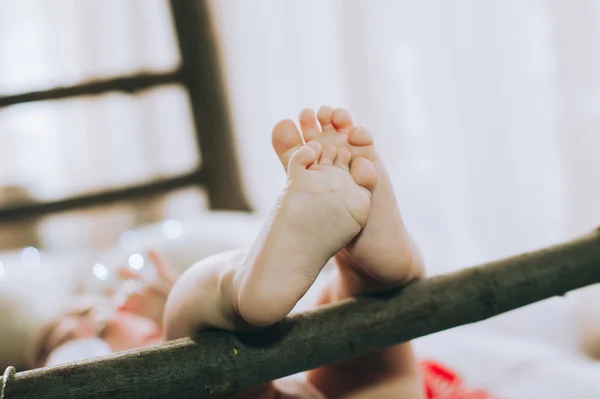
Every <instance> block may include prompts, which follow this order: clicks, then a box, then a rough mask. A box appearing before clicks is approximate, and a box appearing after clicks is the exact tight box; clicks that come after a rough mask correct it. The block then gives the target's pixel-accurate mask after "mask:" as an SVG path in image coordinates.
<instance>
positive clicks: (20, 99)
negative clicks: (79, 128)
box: [0, 71, 181, 108]
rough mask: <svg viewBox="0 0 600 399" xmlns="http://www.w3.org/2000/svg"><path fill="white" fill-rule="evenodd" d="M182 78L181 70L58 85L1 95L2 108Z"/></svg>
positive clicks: (131, 90)
mask: <svg viewBox="0 0 600 399" xmlns="http://www.w3.org/2000/svg"><path fill="white" fill-rule="evenodd" d="M180 80H181V77H180V72H179V71H169V72H163V73H141V74H138V75H133V76H126V77H119V78H114V79H103V80H94V81H89V82H84V83H81V84H78V85H75V86H65V87H57V88H54V89H50V90H41V91H34V92H30V93H23V94H15V95H12V96H5V97H0V108H2V107H8V106H11V105H16V104H23V103H28V102H33V101H47V100H59V99H64V98H70V97H77V96H93V95H99V94H103V93H106V92H110V91H123V92H128V93H134V92H137V91H140V90H146V89H149V88H151V87H154V86H158V85H165V84H170V83H177V82H179V81H180Z"/></svg>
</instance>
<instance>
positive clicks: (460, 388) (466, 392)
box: [420, 360, 496, 399]
mask: <svg viewBox="0 0 600 399" xmlns="http://www.w3.org/2000/svg"><path fill="white" fill-rule="evenodd" d="M420 366H421V373H422V375H423V384H424V389H425V397H426V398H427V399H496V398H495V397H494V396H492V395H491V394H490V393H488V392H486V391H484V390H480V389H477V390H473V389H470V388H469V387H467V386H466V385H465V383H464V381H463V380H462V379H461V378H460V376H459V375H458V374H457V373H456V372H454V371H453V370H451V369H449V368H448V367H446V366H444V365H442V364H440V363H438V362H436V361H433V360H424V361H421V364H420Z"/></svg>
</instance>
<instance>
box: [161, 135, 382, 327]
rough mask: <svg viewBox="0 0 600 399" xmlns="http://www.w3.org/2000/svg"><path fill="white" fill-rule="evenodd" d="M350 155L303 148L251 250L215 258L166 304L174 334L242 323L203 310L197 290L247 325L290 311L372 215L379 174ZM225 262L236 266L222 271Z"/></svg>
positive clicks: (195, 268)
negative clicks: (190, 299) (373, 195)
mask: <svg viewBox="0 0 600 399" xmlns="http://www.w3.org/2000/svg"><path fill="white" fill-rule="evenodd" d="M350 160H351V154H350V150H349V149H347V148H338V147H336V146H334V145H324V146H322V145H321V144H319V143H317V142H314V143H309V144H307V145H305V146H302V147H300V148H299V149H297V150H296V151H295V152H294V154H293V155H292V156H291V158H290V161H289V167H288V173H287V176H288V177H287V179H288V180H287V185H286V187H285V189H284V190H283V193H282V195H281V196H280V197H279V199H278V201H277V203H276V205H275V207H274V208H273V211H272V212H271V215H270V216H269V218H268V219H267V221H266V222H265V226H264V227H263V230H262V231H261V233H260V234H259V235H258V237H257V239H256V240H255V242H254V244H253V245H252V246H251V247H250V249H249V250H248V251H247V252H246V253H245V254H242V255H240V253H238V254H237V255H234V257H233V258H230V259H229V258H228V259H223V260H220V259H215V260H211V258H209V259H207V260H206V261H203V262H200V263H199V264H197V265H194V266H192V268H191V270H188V271H186V273H184V275H183V276H182V278H180V279H179V281H178V283H177V284H176V287H175V288H174V289H173V291H172V292H171V295H170V297H169V301H168V302H170V303H167V310H166V313H168V314H169V315H168V316H167V319H168V320H167V322H166V325H167V337H168V338H169V339H173V338H175V337H178V336H185V335H190V334H193V333H194V332H195V331H198V330H199V329H203V328H208V327H216V328H221V329H225V330H240V328H241V327H243V326H241V325H240V323H234V322H232V320H233V318H232V317H230V316H231V314H229V316H227V317H228V319H227V318H226V319H227V320H225V319H224V318H223V317H222V316H218V317H213V315H212V314H204V313H203V312H201V311H199V309H198V305H197V303H199V302H197V301H196V302H195V303H193V302H189V301H188V299H187V298H193V297H197V296H198V295H200V294H194V293H193V292H194V291H197V290H203V292H202V297H203V299H202V302H203V303H204V304H205V305H206V306H205V307H203V308H204V309H218V310H219V309H223V308H224V306H223V305H221V304H218V303H215V304H212V303H211V302H213V301H215V298H216V300H218V301H220V302H222V301H223V300H225V302H226V305H225V307H232V310H233V312H234V313H235V314H237V315H239V316H241V319H242V321H243V322H244V323H247V326H253V327H264V326H268V325H271V324H274V323H276V322H278V321H280V320H282V319H283V318H284V317H285V316H287V315H288V313H289V312H290V311H291V310H292V308H293V307H294V306H295V305H296V303H297V302H298V300H299V299H300V298H302V296H304V294H305V293H306V291H307V290H308V289H309V288H310V286H311V285H312V284H313V282H314V281H315V279H316V278H317V276H318V275H319V273H320V272H321V269H322V268H323V267H324V266H325V264H326V263H327V262H328V261H329V259H331V257H332V256H334V254H335V253H337V252H338V251H339V250H340V249H341V248H343V247H344V246H345V245H347V244H348V243H349V242H350V241H352V239H354V237H355V236H356V235H357V234H358V233H359V232H360V230H361V229H362V228H363V226H364V225H365V223H366V221H367V218H368V215H369V210H370V206H371V191H372V190H373V188H374V187H375V183H376V179H377V175H376V173H375V168H374V167H373V164H372V163H371V162H370V161H368V160H367V159H364V158H358V159H354V160H353V162H352V165H350ZM213 263H214V264H215V265H213ZM224 263H225V264H230V265H231V266H230V267H228V268H227V270H223V267H222V266H220V265H223V264H224ZM212 269H214V270H212ZM218 269H220V270H218ZM194 274H196V275H197V276H196V277H195V276H194ZM207 276H211V277H207ZM215 279H216V280H215ZM198 287H202V288H198ZM223 297H226V298H225V299H223ZM230 305H231V306H230ZM171 307H172V308H173V309H176V311H175V310H172V309H170V308H171ZM181 312H183V314H181ZM215 312H216V311H215ZM217 313H218V312H217ZM174 315H175V316H174ZM182 323H183V325H180V324H182Z"/></svg>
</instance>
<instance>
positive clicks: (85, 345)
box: [31, 296, 162, 367]
mask: <svg viewBox="0 0 600 399" xmlns="http://www.w3.org/2000/svg"><path fill="white" fill-rule="evenodd" d="M161 341H162V331H161V328H160V325H159V324H158V323H156V322H155V321H153V320H151V319H149V318H147V317H144V316H141V315H139V314H135V313H132V312H130V311H127V310H124V309H122V308H120V307H118V306H116V305H115V304H114V303H113V302H112V301H110V300H109V299H107V298H105V297H96V296H79V297H74V298H73V300H72V305H71V306H69V308H67V309H66V310H65V311H64V312H62V313H61V314H60V315H59V316H58V317H56V318H54V319H52V320H51V321H50V322H48V323H46V325H45V326H44V327H43V328H42V329H41V330H40V332H39V334H38V336H37V339H36V343H35V345H34V354H33V359H32V362H31V364H32V365H33V367H44V366H48V365H53V364H58V363H63V362H70V361H76V360H82V359H85V358H89V357H96V356H103V355H106V354H108V353H111V352H119V351H123V350H128V349H135V348H140V347H143V346H147V345H151V344H155V343H159V342H161Z"/></svg>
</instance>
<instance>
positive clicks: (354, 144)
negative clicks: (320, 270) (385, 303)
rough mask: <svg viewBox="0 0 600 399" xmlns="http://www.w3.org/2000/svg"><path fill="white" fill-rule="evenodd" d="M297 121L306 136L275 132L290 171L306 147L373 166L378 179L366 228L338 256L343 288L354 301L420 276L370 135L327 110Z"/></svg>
mask: <svg viewBox="0 0 600 399" xmlns="http://www.w3.org/2000/svg"><path fill="white" fill-rule="evenodd" d="M299 120H300V128H301V132H302V133H300V132H299V131H298V129H297V128H296V125H295V124H294V122H292V121H291V120H283V121H281V122H279V123H278V124H277V125H276V126H275V128H274V129H273V134H272V143H273V148H274V150H275V152H276V153H277V155H278V157H279V160H280V161H281V163H282V165H283V166H284V168H286V170H287V168H288V165H289V162H290V159H291V157H292V155H293V154H294V152H295V151H297V150H298V149H299V148H301V147H302V145H303V141H304V142H306V143H307V144H308V145H311V144H313V143H319V144H321V145H324V146H335V147H336V148H338V150H342V149H343V150H344V151H346V150H349V151H350V153H351V159H352V161H351V162H356V161H358V160H361V159H365V160H368V161H370V162H371V163H372V165H373V167H374V169H375V174H376V177H377V183H376V185H375V187H374V189H373V190H372V197H371V208H370V212H369V216H368V219H367V222H366V224H365V225H364V227H363V229H362V230H361V231H360V233H359V234H358V235H357V236H356V237H355V238H354V239H353V240H352V241H350V242H349V243H348V244H347V245H346V246H345V247H343V248H342V249H341V250H339V252H337V253H336V255H335V258H336V261H337V264H338V266H339V267H340V274H341V277H342V287H340V288H342V289H343V290H344V291H346V292H345V294H347V295H348V296H353V295H359V294H364V293H368V292H374V291H381V290H385V289H389V288H390V287H394V286H398V285H402V284H404V283H406V282H408V281H411V280H413V279H415V278H418V277H420V276H422V274H423V264H422V260H421V256H420V253H419V251H418V249H417V248H416V246H415V245H414V243H413V241H412V239H411V237H410V235H409V234H408V232H407V230H406V228H405V227H404V223H403V221H402V217H401V215H400V211H399V208H398V205H397V202H396V196H395V194H394V190H393V187H392V184H391V182H390V178H389V176H388V173H387V171H386V169H385V166H384V164H383V162H382V161H381V158H380V157H379V155H378V154H377V151H376V150H375V146H374V143H373V138H372V137H371V135H370V134H369V133H368V132H367V131H366V130H365V129H364V128H362V127H358V126H354V124H353V122H352V118H351V117H350V114H349V113H348V112H347V111H346V110H344V109H339V108H338V109H335V110H334V109H332V108H330V107H327V106H323V107H321V108H320V109H319V111H318V113H317V114H316V117H315V113H314V111H313V110H311V109H305V110H303V111H302V112H301V113H300V117H299ZM317 120H318V123H317ZM319 124H320V127H319ZM361 163H362V162H361Z"/></svg>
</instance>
